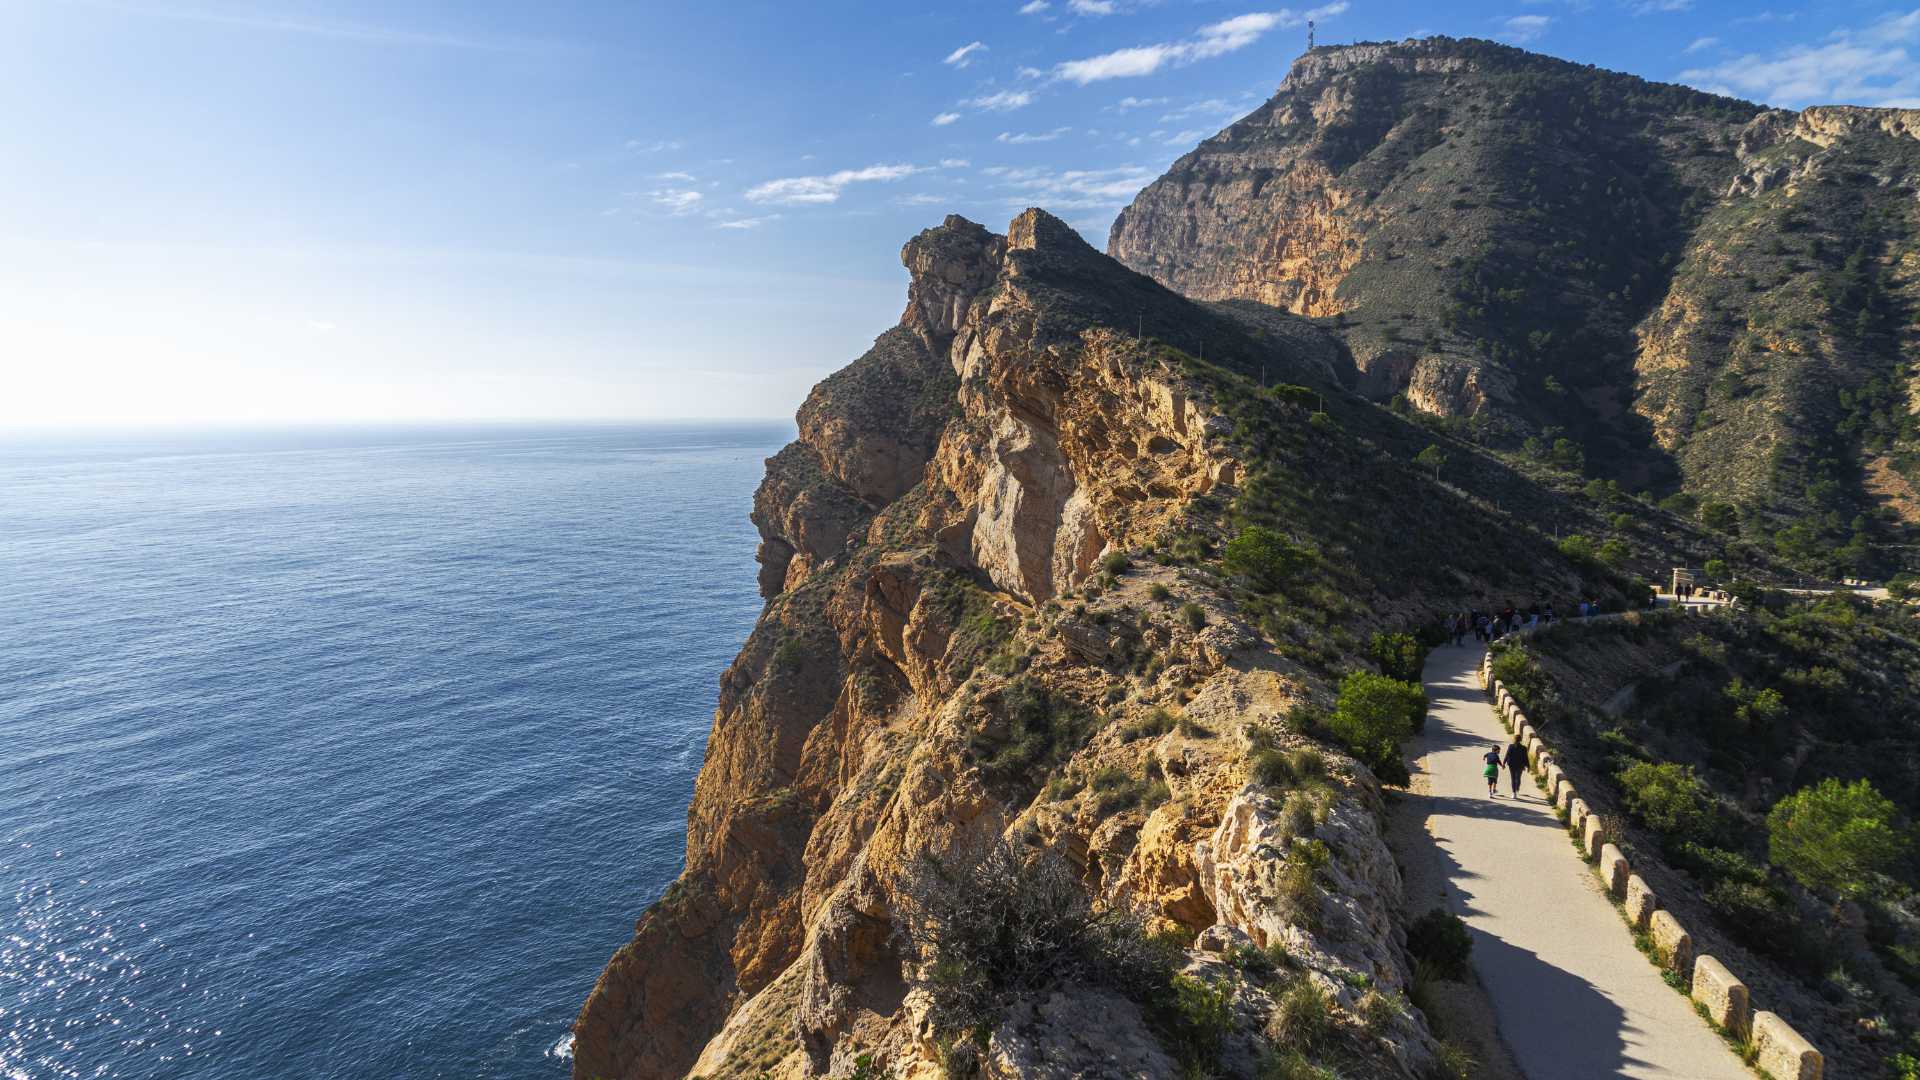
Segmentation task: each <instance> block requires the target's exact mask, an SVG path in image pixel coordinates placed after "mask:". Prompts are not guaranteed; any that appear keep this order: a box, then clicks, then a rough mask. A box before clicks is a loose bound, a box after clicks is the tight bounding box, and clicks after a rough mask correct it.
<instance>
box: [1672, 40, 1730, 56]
mask: <svg viewBox="0 0 1920 1080" xmlns="http://www.w3.org/2000/svg"><path fill="white" fill-rule="evenodd" d="M1718 44H1720V39H1719V38H1717V37H1697V38H1694V39H1693V43H1692V44H1691V45H1688V46H1687V47H1686V48H1684V49H1681V50H1680V51H1681V52H1683V53H1686V54H1688V55H1689V56H1691V55H1692V54H1694V53H1697V52H1705V51H1706V50H1708V49H1711V48H1713V47H1714V46H1715V45H1718Z"/></svg>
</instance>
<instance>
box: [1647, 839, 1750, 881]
mask: <svg viewBox="0 0 1920 1080" xmlns="http://www.w3.org/2000/svg"><path fill="white" fill-rule="evenodd" d="M1667 855H1668V857H1669V858H1670V859H1672V860H1673V864H1674V865H1675V866H1677V867H1679V868H1680V869H1682V870H1685V871H1687V872H1688V873H1690V874H1692V875H1693V876H1695V877H1697V878H1700V879H1701V880H1702V881H1705V882H1707V883H1709V884H1711V883H1714V882H1719V881H1743V882H1746V883H1747V884H1750V885H1760V884H1764V883H1765V882H1766V880H1767V871H1766V868H1764V867H1762V866H1760V865H1759V864H1757V863H1755V862H1754V861H1753V860H1751V859H1749V858H1747V857H1746V856H1745V855H1742V854H1740V853H1739V852H1737V851H1728V850H1727V849H1725V848H1718V847H1714V846H1712V845H1710V844H1699V843H1694V842H1693V841H1691V840H1683V841H1681V842H1680V843H1678V844H1675V845H1673V846H1672V847H1670V848H1668V849H1667Z"/></svg>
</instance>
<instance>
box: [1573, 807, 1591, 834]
mask: <svg viewBox="0 0 1920 1080" xmlns="http://www.w3.org/2000/svg"><path fill="white" fill-rule="evenodd" d="M1591 814H1592V811H1591V810H1588V809H1587V800H1585V799H1575V800H1573V802H1572V803H1570V804H1569V805H1568V806H1567V828H1569V829H1572V830H1573V831H1574V832H1575V833H1577V834H1579V835H1581V836H1585V835H1586V834H1587V818H1588V816H1589V815H1591Z"/></svg>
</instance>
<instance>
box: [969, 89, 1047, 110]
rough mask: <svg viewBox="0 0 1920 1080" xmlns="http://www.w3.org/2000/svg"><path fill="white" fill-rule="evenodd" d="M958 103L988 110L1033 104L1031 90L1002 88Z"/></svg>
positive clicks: (1016, 107) (1010, 108) (1022, 107)
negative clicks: (996, 91)
mask: <svg viewBox="0 0 1920 1080" xmlns="http://www.w3.org/2000/svg"><path fill="white" fill-rule="evenodd" d="M960 104H962V105H971V106H973V107H974V108H976V109H986V110H988V111H989V112H1012V111H1013V110H1015V109H1024V108H1026V107H1027V106H1029V105H1031V104H1033V91H1031V90H1002V91H1000V92H998V93H994V94H987V95H985V96H983V97H977V98H968V99H967V100H965V101H963V102H961V103H960Z"/></svg>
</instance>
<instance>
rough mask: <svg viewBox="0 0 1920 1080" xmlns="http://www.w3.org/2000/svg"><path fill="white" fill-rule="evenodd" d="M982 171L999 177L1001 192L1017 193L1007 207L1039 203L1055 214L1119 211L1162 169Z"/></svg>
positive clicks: (992, 169) (999, 169)
mask: <svg viewBox="0 0 1920 1080" xmlns="http://www.w3.org/2000/svg"><path fill="white" fill-rule="evenodd" d="M982 171H983V172H987V173H991V174H993V175H994V176H996V177H997V178H998V179H999V181H1000V182H999V185H998V186H999V187H1000V188H1002V189H1004V190H1007V191H1009V192H1014V193H1015V194H1010V195H1007V196H1006V197H1005V199H1004V201H1005V202H1006V203H1007V204H1008V205H1011V206H1032V205H1034V203H1036V202H1038V203H1040V204H1041V205H1044V206H1046V207H1047V208H1049V209H1052V210H1056V211H1069V210H1118V209H1119V208H1121V207H1123V206H1125V205H1127V204H1128V203H1130V202H1132V201H1133V198H1134V196H1135V195H1138V194H1139V193H1140V189H1141V188H1143V187H1146V186H1147V185H1148V184H1151V183H1152V182H1153V181H1154V178H1155V177H1157V176H1159V174H1160V170H1159V169H1155V168H1148V167H1146V166H1141V165H1122V166H1119V167H1117V168H1112V169H1073V170H1068V171H1066V172H1055V171H1053V170H1052V169H1043V168H1020V169H1014V168H1007V167H1005V166H994V167H993V168H991V169H984V170H982Z"/></svg>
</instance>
